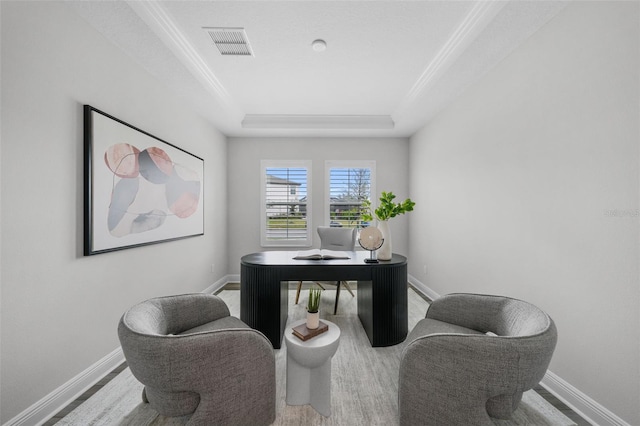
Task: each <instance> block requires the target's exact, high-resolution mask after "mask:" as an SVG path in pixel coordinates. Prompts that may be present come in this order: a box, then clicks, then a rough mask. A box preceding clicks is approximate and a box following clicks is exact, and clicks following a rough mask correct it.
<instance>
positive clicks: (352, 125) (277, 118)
mask: <svg viewBox="0 0 640 426" xmlns="http://www.w3.org/2000/svg"><path fill="white" fill-rule="evenodd" d="M394 126H395V123H394V122H393V120H392V119H391V117H390V116H388V115H300V114H247V115H245V116H244V120H242V127H243V128H244V129H393V128H394Z"/></svg>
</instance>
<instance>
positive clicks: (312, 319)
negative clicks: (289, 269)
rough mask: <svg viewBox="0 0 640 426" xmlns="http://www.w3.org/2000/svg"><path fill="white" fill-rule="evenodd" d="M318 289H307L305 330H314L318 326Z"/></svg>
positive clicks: (320, 291)
mask: <svg viewBox="0 0 640 426" xmlns="http://www.w3.org/2000/svg"><path fill="white" fill-rule="evenodd" d="M321 293H322V290H320V289H319V288H310V289H309V300H308V302H307V328H308V329H310V330H315V329H316V328H318V326H319V325H320V294H321Z"/></svg>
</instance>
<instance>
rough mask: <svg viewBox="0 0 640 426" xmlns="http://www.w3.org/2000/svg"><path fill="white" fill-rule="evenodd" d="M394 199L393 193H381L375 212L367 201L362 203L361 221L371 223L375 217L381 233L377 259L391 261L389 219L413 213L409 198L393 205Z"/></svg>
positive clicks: (413, 204) (412, 204)
mask: <svg viewBox="0 0 640 426" xmlns="http://www.w3.org/2000/svg"><path fill="white" fill-rule="evenodd" d="M395 198H396V196H395V195H394V193H393V192H391V191H389V192H385V191H382V195H381V196H380V204H378V207H377V208H376V209H375V210H373V211H372V210H371V202H370V201H369V200H367V201H365V202H364V203H363V208H364V213H363V215H362V219H363V220H366V221H371V220H373V218H374V217H375V218H376V219H378V229H380V232H381V233H382V238H384V243H383V244H382V247H380V249H379V250H378V259H380V260H391V233H390V231H389V222H388V221H389V219H391V218H393V217H396V216H398V215H399V214H405V213H407V212H411V211H413V206H415V205H416V203H414V202H413V201H411V198H407V199H406V200H404V201H403V202H402V203H395V202H394V201H393V200H394V199H395Z"/></svg>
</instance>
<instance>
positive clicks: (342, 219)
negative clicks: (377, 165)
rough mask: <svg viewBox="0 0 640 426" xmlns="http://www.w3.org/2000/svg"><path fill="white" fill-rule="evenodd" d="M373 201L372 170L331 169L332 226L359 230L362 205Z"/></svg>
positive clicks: (362, 168)
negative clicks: (367, 201)
mask: <svg viewBox="0 0 640 426" xmlns="http://www.w3.org/2000/svg"><path fill="white" fill-rule="evenodd" d="M370 199H371V169H370V168H367V167H360V168H353V167H331V168H329V219H330V223H329V224H330V226H342V227H349V228H357V227H361V226H366V224H365V223H363V221H362V214H363V208H362V203H363V202H364V201H365V200H370Z"/></svg>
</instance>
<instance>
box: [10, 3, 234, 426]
mask: <svg viewBox="0 0 640 426" xmlns="http://www.w3.org/2000/svg"><path fill="white" fill-rule="evenodd" d="M0 7H1V8H2V27H1V28H2V135H1V136H2V154H3V155H2V180H1V182H2V212H1V218H2V224H1V226H2V248H1V253H2V259H1V262H2V305H1V324H2V352H1V357H2V367H1V368H2V369H1V380H0V381H1V392H2V406H1V412H2V415H1V418H0V422H1V423H3V424H4V423H6V422H7V421H8V420H9V419H11V418H13V417H14V416H16V415H17V414H18V413H21V412H22V411H23V410H25V409H26V408H27V407H29V406H30V405H31V404H33V403H35V402H36V401H39V400H41V399H42V398H43V397H44V396H45V395H47V394H49V393H50V392H52V391H53V390H54V389H56V388H58V387H59V386H61V385H62V384H64V383H67V382H68V381H69V380H70V379H72V378H73V377H75V376H76V375H78V374H79V373H80V372H82V371H83V370H85V369H87V368H88V367H89V366H91V365H93V364H94V363H96V362H97V361H98V360H100V359H102V358H103V357H105V356H106V355H107V354H109V353H111V352H112V351H114V350H115V349H116V348H117V347H118V346H119V342H118V338H117V334H116V328H117V324H118V320H119V318H120V316H121V315H122V313H123V312H124V310H125V309H126V308H127V307H129V306H131V305H133V304H134V303H137V302H138V301H140V300H143V299H146V298H148V297H152V296H159V295H166V294H173V293H183V292H199V291H202V290H204V289H205V288H207V287H208V286H210V285H211V284H213V283H214V282H215V281H217V280H219V279H221V278H222V277H223V276H224V275H225V274H226V270H225V266H226V263H227V259H226V256H227V255H226V250H225V247H224V242H226V240H227V231H226V227H225V226H218V224H220V223H222V224H224V223H226V211H227V210H226V208H220V205H219V204H217V203H216V202H214V200H224V199H226V174H227V168H226V155H227V154H226V139H225V137H224V136H223V135H221V134H220V133H219V132H218V131H217V130H215V129H214V128H213V127H212V126H211V125H210V124H209V123H208V122H206V121H205V120H204V119H203V118H201V117H200V116H199V115H197V114H196V113H194V112H193V111H191V110H190V109H189V106H188V105H186V104H184V103H183V102H182V101H181V100H180V98H179V97H178V96H177V95H176V94H174V93H171V92H169V91H167V89H165V87H164V85H162V84H160V83H159V82H158V81H156V80H155V79H154V78H153V77H151V76H150V75H149V74H147V73H146V72H145V71H143V70H142V69H141V68H140V67H139V66H138V65H137V64H136V63H135V62H134V60H133V59H131V58H129V57H127V56H125V55H124V54H123V53H121V52H120V51H119V50H118V49H116V48H115V47H114V46H113V45H111V44H110V43H109V42H107V41H106V40H105V39H104V38H103V37H102V36H101V35H100V34H98V33H97V32H95V31H94V30H92V28H91V27H89V26H88V25H87V24H86V23H85V22H84V21H83V20H82V19H80V18H79V17H78V16H77V15H76V14H75V13H74V11H73V9H72V8H70V6H68V5H66V4H64V3H62V2H41V3H36V2H0ZM85 103H87V104H91V105H93V106H94V107H96V108H99V109H101V110H103V111H105V112H107V113H110V114H112V115H115V116H116V117H118V118H120V119H122V120H124V121H126V122H128V123H131V124H133V125H135V126H137V127H139V128H141V129H144V130H146V131H148V132H149V133H151V134H153V135H155V136H157V137H159V138H161V139H164V140H166V141H168V142H171V143H173V144H175V145H178V146H180V147H182V148H184V149H186V150H187V151H189V152H191V153H193V154H195V155H198V156H200V157H201V158H204V160H205V179H206V181H205V184H204V189H205V235H204V236H200V237H194V238H188V239H184V240H180V241H176V242H169V243H163V244H157V245H152V246H147V247H142V248H136V249H130V250H124V251H119V252H114V253H109V254H100V255H96V256H91V257H83V256H82V238H83V228H82V217H83V213H82V205H83V192H82V184H83V174H82V164H83V149H82V143H83V142H82V131H83V121H82V105H83V104H85ZM219 242H223V244H219ZM213 262H215V263H216V264H217V265H219V267H218V270H217V273H211V263H213Z"/></svg>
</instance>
